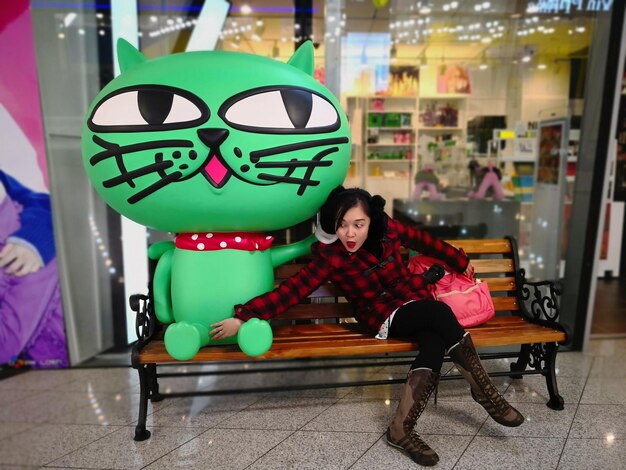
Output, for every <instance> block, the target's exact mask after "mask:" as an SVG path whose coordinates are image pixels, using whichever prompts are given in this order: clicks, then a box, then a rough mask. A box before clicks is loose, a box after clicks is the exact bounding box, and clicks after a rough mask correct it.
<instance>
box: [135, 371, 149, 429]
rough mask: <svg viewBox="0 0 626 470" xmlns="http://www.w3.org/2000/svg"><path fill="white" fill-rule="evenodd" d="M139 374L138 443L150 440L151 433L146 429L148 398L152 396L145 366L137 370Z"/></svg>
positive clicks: (136, 427)
mask: <svg viewBox="0 0 626 470" xmlns="http://www.w3.org/2000/svg"><path fill="white" fill-rule="evenodd" d="M137 372H138V373H139V389H140V395H139V419H138V421H137V426H135V437H134V439H135V440H136V441H145V440H146V439H148V438H150V431H148V430H147V429H146V418H147V417H148V397H149V396H150V389H149V383H148V374H147V370H146V366H145V365H140V366H139V367H138V368H137Z"/></svg>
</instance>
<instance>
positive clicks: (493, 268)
mask: <svg viewBox="0 0 626 470" xmlns="http://www.w3.org/2000/svg"><path fill="white" fill-rule="evenodd" d="M472 265H473V266H474V270H475V272H476V274H477V275H479V274H487V273H498V274H500V273H512V272H515V267H514V266H513V260H512V259H506V258H501V259H473V260H472ZM478 277H480V276H478Z"/></svg>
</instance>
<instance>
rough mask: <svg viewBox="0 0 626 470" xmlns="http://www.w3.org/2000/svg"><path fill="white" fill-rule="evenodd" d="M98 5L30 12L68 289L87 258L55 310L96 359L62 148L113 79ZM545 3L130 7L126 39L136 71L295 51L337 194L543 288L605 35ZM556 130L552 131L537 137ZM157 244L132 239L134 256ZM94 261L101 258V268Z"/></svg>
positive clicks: (95, 215)
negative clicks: (478, 251)
mask: <svg viewBox="0 0 626 470" xmlns="http://www.w3.org/2000/svg"><path fill="white" fill-rule="evenodd" d="M113 3H114V2H102V3H97V4H89V5H86V4H84V3H83V2H78V1H69V2H65V3H63V4H60V3H58V2H52V1H37V2H32V8H33V21H34V29H35V40H36V47H37V57H38V66H39V75H40V86H41V95H42V107H43V114H44V124H45V131H46V138H47V147H48V148H47V151H48V159H49V161H50V167H51V180H52V183H53V185H56V186H57V187H58V188H60V189H58V190H57V191H55V192H56V194H57V198H58V202H57V204H58V206H59V207H60V209H59V212H58V214H57V217H58V218H59V220H60V225H59V226H60V227H72V229H73V230H74V233H78V234H79V235H78V237H77V238H78V239H80V240H82V241H81V242H80V243H83V244H84V246H82V245H81V247H80V250H78V251H77V250H75V249H74V248H76V247H77V243H78V242H76V239H75V235H74V234H72V235H70V234H69V231H68V232H64V229H63V228H62V229H61V231H60V232H61V235H62V236H63V241H62V242H61V243H62V244H66V245H67V247H66V252H67V254H66V256H67V259H66V261H65V262H66V264H65V266H66V269H67V270H68V272H72V271H77V272H78V271H80V270H79V267H80V266H81V265H83V263H84V261H85V256H84V253H89V254H90V255H89V256H90V260H89V262H88V264H89V266H90V270H91V271H92V272H91V274H92V276H91V277H89V276H82V275H80V276H76V277H72V276H71V275H70V277H72V280H71V282H70V284H71V285H72V286H73V289H74V292H73V293H71V294H68V295H70V297H73V302H74V304H75V306H74V309H75V311H79V310H80V311H85V310H89V309H91V310H93V311H97V312H100V313H98V315H96V317H94V318H93V319H90V320H89V321H91V323H92V324H98V326H99V331H100V333H99V334H100V338H101V339H100V340H99V341H93V340H88V341H87V342H91V343H93V344H98V345H99V346H102V347H103V348H104V347H106V346H108V345H110V344H111V337H112V334H113V333H112V325H111V322H110V321H107V320H103V317H107V316H112V315H113V312H114V311H115V310H116V309H117V308H118V307H116V306H119V305H120V304H125V299H124V298H123V294H121V293H120V290H119V286H120V285H123V282H124V277H123V271H122V269H121V253H119V252H120V250H121V247H120V245H119V237H120V228H119V221H117V220H116V217H115V214H113V215H112V214H111V213H110V212H108V211H107V210H106V209H105V206H104V204H103V203H102V202H101V201H100V200H99V199H98V198H96V197H95V195H94V194H93V191H92V190H91V188H90V186H89V185H88V182H87V181H86V178H85V176H84V171H83V169H82V167H81V165H80V155H79V154H80V142H79V135H80V126H81V123H82V119H83V116H84V113H85V110H86V108H87V106H88V104H89V102H90V100H91V99H92V98H93V97H94V96H95V94H96V93H97V92H98V91H99V90H100V89H101V87H102V86H104V85H105V84H106V83H107V82H108V81H109V80H111V78H112V77H113V74H114V67H113V56H114V54H113V41H112V39H113V31H112V28H111V15H112V7H111V5H112V4H113ZM556 3H557V2H532V1H529V2H503V1H501V2H495V1H494V2H481V1H478V0H476V1H472V2H456V1H451V0H430V1H428V0H422V1H417V0H413V1H408V0H389V1H385V0H325V1H322V0H308V1H302V0H298V1H295V2H294V1H287V0H280V1H271V0H264V1H259V2H246V1H242V0H234V1H232V2H225V1H223V0H205V1H203V2H197V1H189V0H175V1H163V0H138V1H137V2H136V15H137V18H136V20H137V31H136V34H137V38H136V39H137V42H138V45H139V49H140V50H141V51H142V53H143V54H144V55H145V56H146V57H148V58H156V57H159V56H162V55H166V54H171V53H176V52H184V51H187V50H190V49H198V48H204V49H215V50H223V51H229V52H230V51H232V52H243V53H252V54H257V55H262V56H265V57H270V58H274V59H276V60H280V61H283V62H286V61H287V60H288V59H289V58H290V57H291V55H292V54H293V51H294V50H295V48H296V47H297V45H298V44H299V43H301V42H302V41H304V40H306V39H311V40H312V41H313V42H314V45H315V76H316V78H317V79H318V80H320V81H321V82H322V83H326V84H327V86H328V87H329V88H330V89H331V90H332V91H333V92H334V93H335V94H336V95H337V96H338V97H339V98H340V99H341V102H342V103H343V104H344V106H345V109H346V111H347V114H348V116H349V119H350V124H351V133H352V140H353V157H352V164H351V166H350V169H349V172H348V175H347V178H346V181H345V185H346V186H360V187H363V188H365V189H367V190H369V191H370V192H372V193H379V194H382V195H383V196H384V197H385V198H386V200H387V209H388V211H389V213H390V214H393V215H394V216H398V217H404V218H406V219H408V220H412V221H413V222H414V223H416V224H421V225H424V226H427V227H429V229H430V230H432V231H433V232H434V233H437V234H439V235H442V236H444V237H447V238H459V237H472V238H476V237H490V236H493V237H499V236H503V235H509V234H513V235H516V236H517V238H518V241H519V246H520V255H521V257H522V260H523V265H524V266H525V267H526V268H527V270H528V272H529V273H530V274H531V275H532V276H536V277H538V278H539V277H541V278H546V277H547V278H555V277H562V276H563V270H564V269H566V268H567V267H566V266H564V263H563V259H562V258H563V257H562V256H561V250H565V249H566V247H567V241H568V218H569V217H570V215H571V214H573V213H575V212H576V207H577V205H576V203H577V201H576V200H575V199H574V197H573V196H574V194H575V192H574V188H575V185H576V178H577V177H579V170H580V165H579V160H578V153H579V149H580V148H581V141H580V138H581V135H583V132H582V131H581V122H582V121H583V120H584V119H583V118H584V116H585V110H584V109H583V103H584V98H585V96H586V93H588V90H587V89H585V84H586V83H588V81H589V76H590V70H589V68H588V62H589V56H590V50H592V43H593V41H594V38H595V37H597V36H598V35H602V34H606V31H603V30H601V29H598V28H597V24H598V17H599V15H601V14H605V12H599V11H597V10H599V9H601V8H602V7H603V5H604V4H605V2H591V1H589V2H558V3H562V4H564V5H565V4H567V5H569V6H558V7H557V6H550V5H552V4H556ZM548 4H549V5H548ZM549 8H552V9H549ZM547 9H548V10H547ZM133 39H134V38H133ZM181 73H184V72H181ZM596 73H597V71H596ZM59 77H64V78H63V80H59ZM560 118H562V119H564V120H563V127H562V128H561V130H560V131H559V130H558V129H557V130H555V131H554V132H553V131H550V130H549V129H548V127H549V126H550V125H552V124H554V122H555V120H557V119H560ZM557 124H558V123H557ZM546 129H547V130H546ZM542 131H544V134H541V132H542ZM550 132H553V134H551V135H552V137H553V138H552V140H551V141H552V144H551V145H552V146H551V147H550V146H547V143H548V141H549V140H550V139H549V135H550ZM558 132H560V134H559V135H558V137H559V138H556V133H558ZM541 135H544V137H545V138H544V140H543V141H542V140H541ZM542 142H543V143H544V144H545V145H543V147H542ZM546 149H547V150H546ZM542 152H543V153H542ZM594 158H605V156H604V155H602V156H595V157H594ZM489 180H491V181H492V182H493V184H492V185H486V184H485V185H483V183H484V182H485V181H487V182H489ZM481 185H483V187H481ZM542 185H543V187H542ZM64 188H65V189H64ZM70 188H71V189H70ZM76 188H79V189H76ZM77 194H80V196H79V197H76V195H77ZM541 198H544V199H541ZM555 203H556V204H555ZM538 207H541V208H543V209H545V210H546V211H547V212H546V213H543V214H541V217H538V216H537V214H538V212H537V208H538ZM615 210H620V208H619V207H615V206H613V207H612V209H611V216H612V217H613V216H614V215H615ZM621 210H622V211H623V205H622V207H621ZM79 219H80V220H79ZM94 226H95V227H96V229H94ZM76 230H78V232H76ZM94 230H97V231H98V233H101V234H105V235H104V237H98V238H101V241H102V243H97V244H96V243H95V242H94V241H93V240H92V238H93V233H94ZM81 235H84V236H81ZM169 237H171V235H168V234H157V233H154V232H150V233H149V240H150V241H151V242H152V241H156V240H158V239H159V238H161V239H162V238H169ZM620 238H621V233H620ZM545 240H550V241H551V243H553V244H552V245H550V246H547V245H545V244H541V243H539V242H541V241H545ZM70 245H71V246H70ZM100 245H105V246H106V247H107V250H106V251H107V253H108V254H110V255H111V257H110V258H103V260H104V261H102V262H100V258H102V254H101V251H102V250H101V249H100V248H99V246H100ZM541 250H543V251H545V252H551V253H553V254H554V253H556V256H555V257H553V258H552V259H550V260H548V259H547V257H546V256H544V255H542V254H541V253H540V251H541ZM61 251H63V250H61ZM77 252H78V253H81V254H80V255H77V254H76V253H77ZM116 253H117V254H116ZM107 260H108V261H107ZM102 263H104V264H102ZM107 263H108V264H107ZM101 264H102V266H101ZM78 277H81V279H78ZM111 299H113V300H111ZM81 321H82V320H81ZM86 322H87V321H85V322H84V323H86ZM79 327H80V325H79ZM129 328H131V329H132V325H129ZM102 332H104V333H102ZM101 333H102V334H101ZM102 338H104V339H102ZM87 342H86V343H87Z"/></svg>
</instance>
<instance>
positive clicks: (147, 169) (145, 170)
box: [102, 161, 174, 188]
mask: <svg viewBox="0 0 626 470" xmlns="http://www.w3.org/2000/svg"><path fill="white" fill-rule="evenodd" d="M173 165H174V163H173V162H171V161H168V162H159V163H152V164H150V165H146V166H144V167H142V168H138V169H136V170H132V171H127V172H126V173H123V174H121V175H119V176H116V177H114V178H111V179H108V180H106V181H103V182H102V185H103V186H104V187H105V188H112V187H114V186H117V185H120V184H122V183H126V182H127V181H129V180H133V179H135V178H139V177H140V176H144V175H148V174H150V173H154V172H155V171H158V172H159V174H161V171H163V170H165V169H166V168H169V167H171V166H173ZM161 176H162V177H163V176H166V175H165V174H162V175H161Z"/></svg>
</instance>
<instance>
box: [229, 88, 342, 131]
mask: <svg viewBox="0 0 626 470" xmlns="http://www.w3.org/2000/svg"><path fill="white" fill-rule="evenodd" d="M219 115H220V116H221V117H222V119H224V121H226V122H227V123H228V124H229V125H230V126H232V127H234V128H236V129H241V130H245V131H250V132H262V133H270V134H291V133H295V134H306V133H321V132H331V131H334V130H337V129H338V128H339V126H340V122H339V115H338V113H337V110H336V109H335V107H334V106H333V105H332V104H331V103H330V102H329V101H328V100H326V98H324V97H322V96H320V95H318V94H316V93H314V92H312V91H310V90H307V89H305V88H297V87H288V86H285V87H271V88H261V89H254V90H249V91H246V92H244V93H241V94H239V95H235V96H233V97H232V98H230V99H229V100H228V101H227V102H226V103H224V105H223V106H222V107H221V108H220V111H219Z"/></svg>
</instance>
